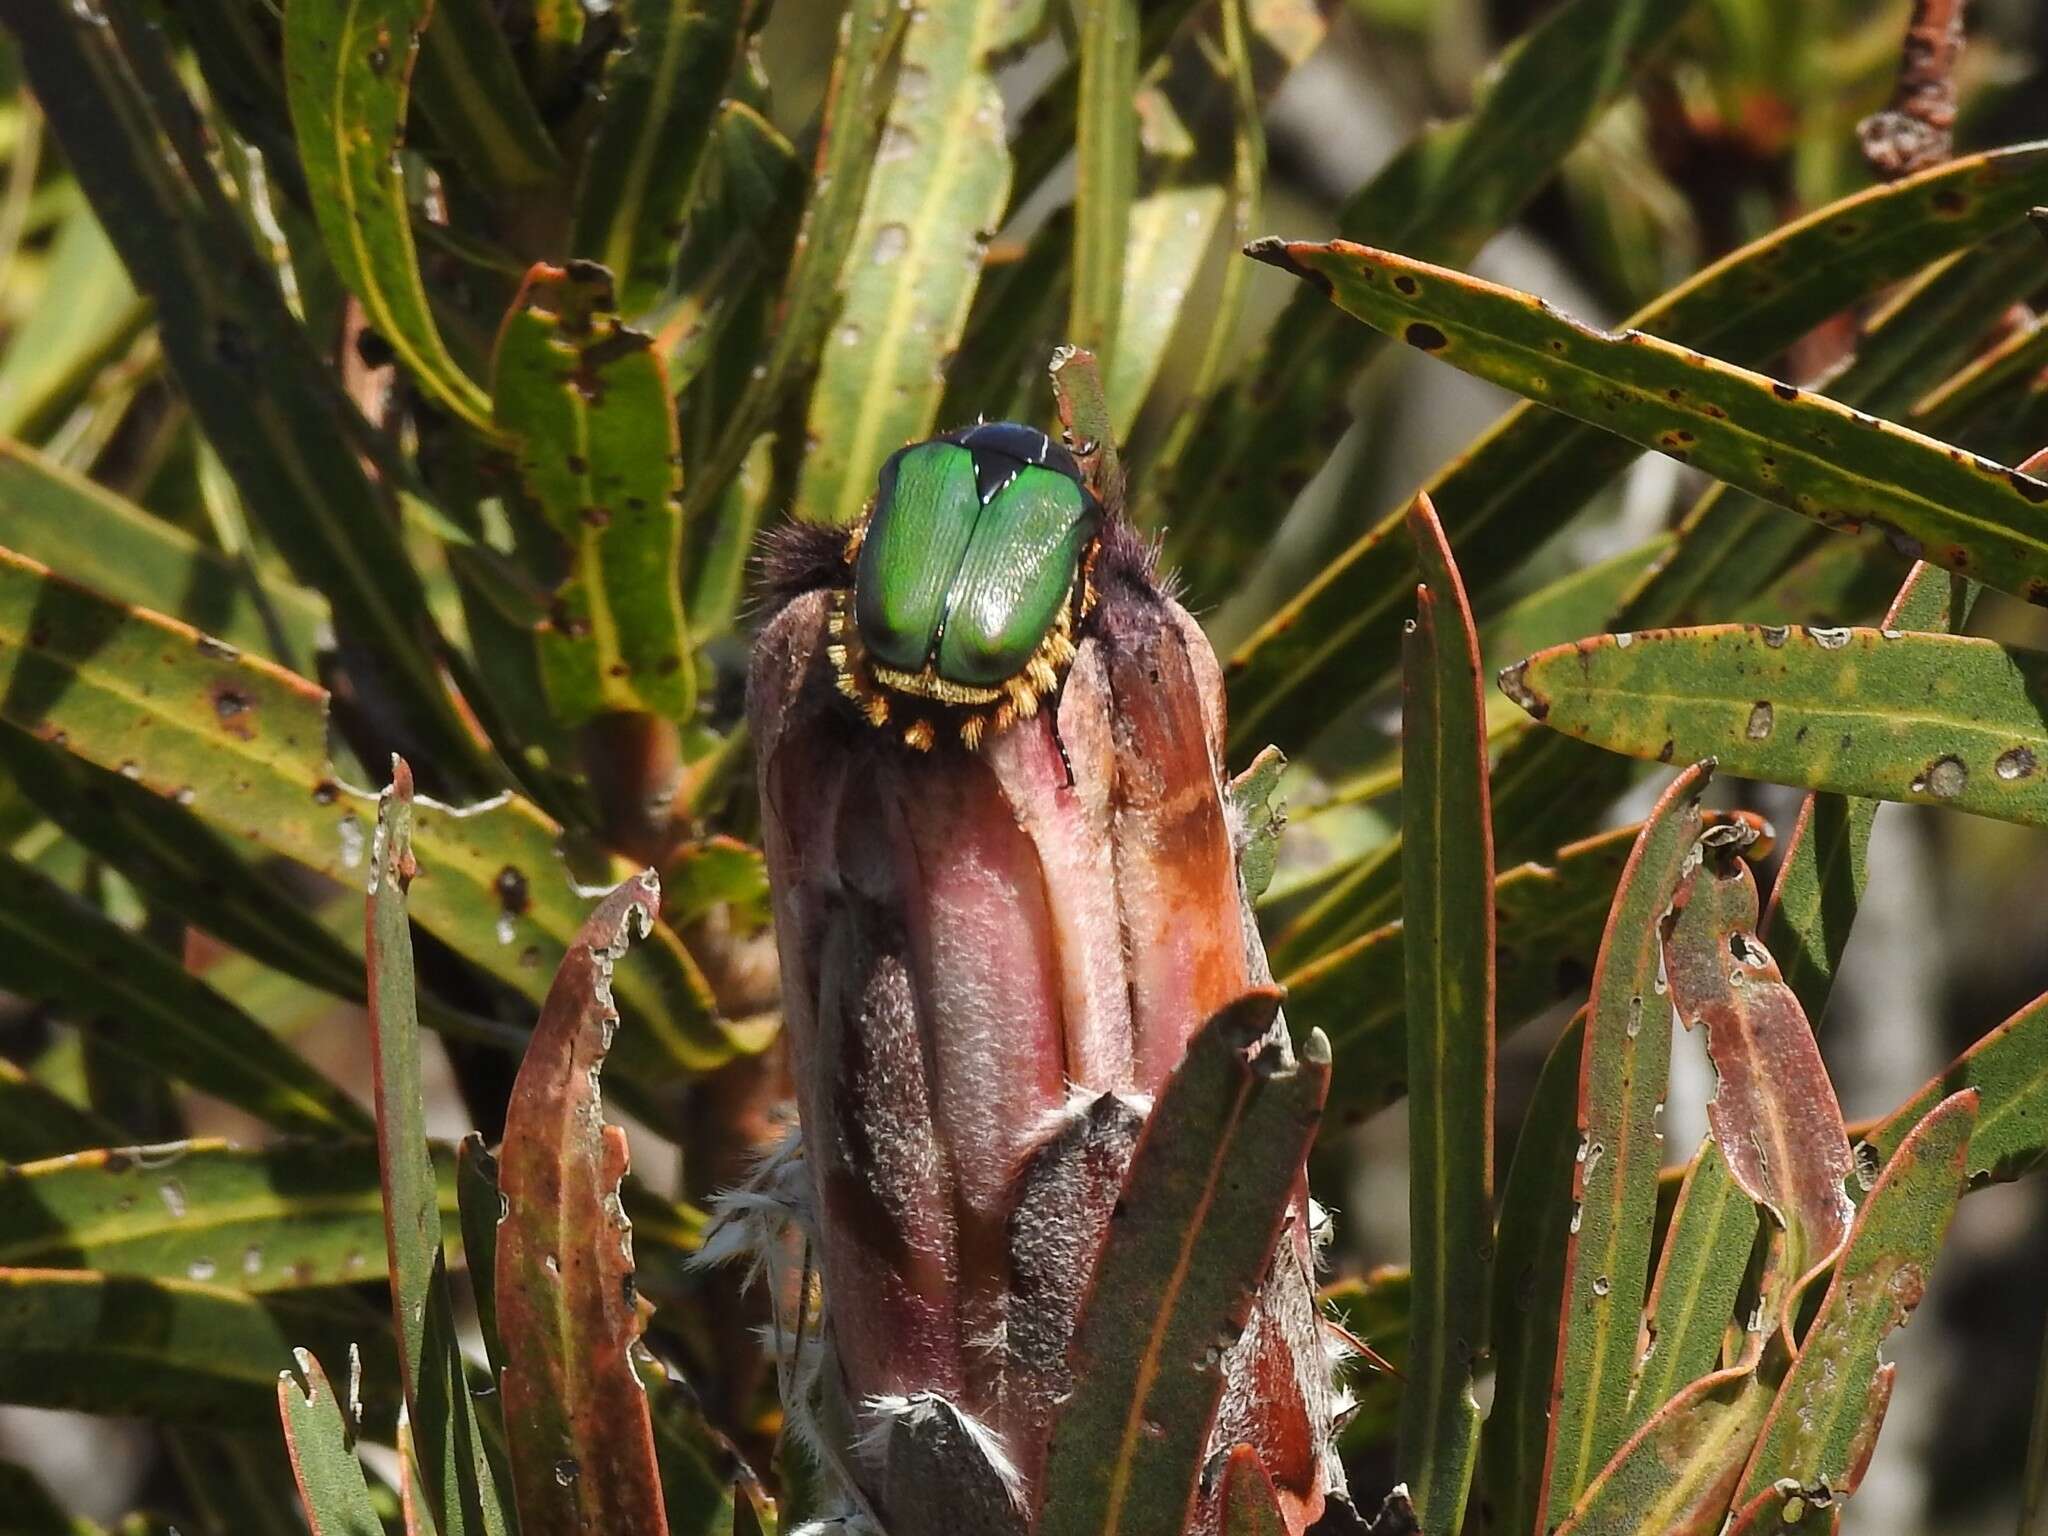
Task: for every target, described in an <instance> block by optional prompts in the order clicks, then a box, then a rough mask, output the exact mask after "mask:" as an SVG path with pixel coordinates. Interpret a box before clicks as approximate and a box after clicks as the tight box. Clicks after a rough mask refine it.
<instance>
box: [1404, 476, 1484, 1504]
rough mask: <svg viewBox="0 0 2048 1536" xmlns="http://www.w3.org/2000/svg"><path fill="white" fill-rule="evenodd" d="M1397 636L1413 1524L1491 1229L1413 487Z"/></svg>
mask: <svg viewBox="0 0 2048 1536" xmlns="http://www.w3.org/2000/svg"><path fill="white" fill-rule="evenodd" d="M1408 526H1409V530H1410V534H1411V536H1412V537H1413V539H1414V540H1415V547H1416V554H1417V560H1418V563H1419V564H1420V566H1421V570H1422V576H1423V582H1422V585H1421V586H1419V587H1417V588H1416V592H1415V604H1416V616H1415V621H1414V623H1413V624H1411V625H1410V626H1409V628H1408V633H1407V636H1406V638H1405V641H1404V643H1403V647H1402V649H1403V651H1404V655H1405V664H1404V668H1403V671H1404V677H1403V683H1402V693H1401V781H1402V783H1403V785H1404V786H1405V787H1406V792H1405V793H1404V794H1403V796H1402V811H1401V815H1402V834H1403V835H1402V842H1401V858H1402V880H1401V887H1402V914H1403V918H1402V921H1403V939H1402V949H1403V953H1404V955H1405V958H1406V970H1407V1009H1408V1145H1409V1154H1408V1155H1409V1163H1410V1173H1409V1188H1410V1194H1409V1202H1408V1231H1409V1250H1410V1253H1411V1255H1412V1258H1411V1261H1410V1263H1411V1268H1412V1269H1413V1272H1414V1277H1415V1279H1414V1293H1415V1302H1414V1310H1413V1313H1412V1314H1411V1317H1410V1321H1409V1335H1408V1395H1407V1397H1406V1399H1405V1400H1404V1402H1403V1405H1402V1421H1401V1459H1400V1466H1401V1468H1402V1472H1403V1474H1404V1477H1405V1478H1406V1480H1407V1482H1408V1484H1409V1490H1410V1494H1411V1496H1412V1497H1413V1499H1414V1502H1415V1509H1416V1513H1417V1514H1418V1515H1419V1516H1420V1517H1421V1520H1422V1529H1423V1530H1424V1531H1425V1532H1427V1533H1428V1536H1443V1533H1455V1532H1456V1531H1458V1530H1459V1529H1460V1527H1461V1526H1462V1525H1463V1523H1464V1518H1465V1501H1466V1497H1467V1495H1468V1493H1469V1492H1470V1488H1471V1481H1472V1468H1473V1461H1474V1458H1475V1457H1476V1456H1477V1454H1478V1450H1479V1419H1480V1414H1479V1404H1478V1402H1477V1400H1476V1399H1475V1398H1474V1396H1473V1383H1474V1379H1475V1378H1476V1376H1477V1374H1478V1370H1479V1365H1480V1362H1481V1361H1482V1360H1483V1359H1484V1358H1485V1355H1486V1323H1487V1317H1486V1311H1487V1299H1486V1298H1487V1283H1488V1277H1487V1259H1488V1256H1489V1253H1490V1250H1491V1247H1492V1237H1493V1030H1494V959H1493V930H1494V912H1493V834H1492V826H1493V821H1492V816H1491V813H1490V812H1489V810H1488V807H1487V783H1486V732H1485V728H1484V724H1483V721H1484V718H1485V700H1484V698H1483V696H1482V694H1481V692H1480V683H1479V636H1478V632H1477V630H1476V628H1475V627H1474V625H1473V623H1472V611H1471V609H1470V608H1469V607H1468V606H1467V605H1466V602H1465V591H1464V587H1463V585H1462V584H1461V583H1460V581H1459V579H1458V572H1457V567H1456V565H1455V563H1454V562H1453V559H1452V555H1451V548H1450V545H1449V544H1448V543H1446V542H1445V540H1444V535H1443V530H1442V528H1441V527H1440V526H1438V524H1437V520H1436V513H1435V511H1434V510H1433V509H1432V508H1431V507H1430V505H1429V501H1428V498H1426V497H1425V498H1423V499H1421V500H1419V501H1418V502H1417V503H1416V505H1415V510H1414V511H1413V512H1412V513H1411V514H1410V516H1409V525H1408Z"/></svg>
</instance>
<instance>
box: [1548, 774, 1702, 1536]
mask: <svg viewBox="0 0 2048 1536" xmlns="http://www.w3.org/2000/svg"><path fill="white" fill-rule="evenodd" d="M1711 771H1712V770H1711V768H1710V767H1709V766H1707V765H1705V764H1695V765H1694V766H1692V767H1690V768H1688V769H1686V770H1685V772H1683V773H1681V774H1680V775H1679V776H1678V777H1677V778H1676V779H1674V780H1672V782H1671V784H1670V786H1669V787H1668V788H1666V789H1665V791H1664V794H1663V796H1662V798H1660V799H1659V800H1658V802H1657V807H1656V809H1655V810H1653V811H1652V812H1651V813H1650V818H1649V820H1647V821H1646V822H1644V823H1643V830H1642V832H1641V833H1640V834H1639V835H1638V836H1637V838H1636V845H1635V849H1634V851H1633V852H1632V853H1631V854H1630V855H1629V861H1628V867H1627V868H1626V869H1624V870H1623V871H1622V875H1621V884H1620V887H1619V889H1618V890H1616V892H1615V894H1614V907H1613V910H1612V912H1611V914H1610V915H1609V917H1608V920H1607V931H1606V935H1605V937H1604V938H1603V939H1602V940H1601V943H1600V959H1599V963H1598V965H1597V966H1596V967H1595V969H1594V972H1593V998H1592V1001H1591V1003H1590V1004H1588V1007H1587V1015H1586V1045H1585V1052H1584V1055H1583V1058H1582V1063H1581V1067H1580V1074H1579V1111H1578V1125H1579V1138H1580V1139H1579V1146H1578V1158H1577V1164H1576V1168H1575V1171H1574V1173H1573V1178H1572V1201H1573V1217H1572V1231H1571V1235H1570V1237H1569V1239H1568V1241H1567V1243H1566V1246H1565V1261H1564V1262H1565V1280H1564V1303H1563V1309H1562V1313H1561V1316H1560V1335H1559V1341H1558V1350H1557V1371H1556V1375H1555V1377H1554V1379H1553V1387H1552V1391H1553V1394H1554V1396H1553V1399H1552V1406H1551V1411H1550V1446H1549V1450H1548V1452H1547V1453H1546V1456H1545V1464H1544V1483H1545V1496H1544V1497H1545V1506H1546V1510H1547V1519H1548V1520H1549V1522H1550V1523H1552V1524H1555V1523H1557V1522H1558V1521H1560V1520H1562V1519H1563V1518H1564V1517H1565V1516H1566V1515H1568V1514H1569V1513H1570V1512H1571V1510H1572V1509H1573V1507H1574V1506H1575V1505H1576V1504H1577V1503H1578V1501H1579V1496H1580V1495H1581V1494H1582V1493H1583V1492H1584V1491H1585V1489H1586V1486H1587V1485H1588V1484H1589V1483H1591V1482H1592V1480H1593V1479H1594V1477H1595V1476H1596V1475H1598V1473H1599V1471H1600V1469H1601V1468H1602V1467H1604V1466H1605V1465H1606V1464H1607V1461H1608V1458H1610V1457H1611V1456H1612V1455H1613V1454H1614V1453H1615V1451H1617V1450H1618V1449H1620V1446H1621V1442H1622V1441H1623V1440H1624V1439H1625V1438H1626V1437H1627V1431H1628V1425H1627V1415H1628V1389H1629V1383H1630V1382H1631V1381H1632V1380H1633V1378H1634V1375H1635V1355H1636V1338H1637V1334H1638V1333H1639V1331H1640V1330H1641V1327H1642V1311H1643V1293H1644V1291H1645V1289H1646V1288H1647V1287H1648V1285H1649V1278H1650V1247H1651V1239H1652V1236H1653V1233H1654V1229H1655V1227H1656V1222H1657V1171H1658V1169H1659V1168H1660V1167H1662V1165H1663V1161H1664V1145H1663V1141H1664V1139H1663V1136H1662V1134H1661V1133H1660V1132H1659V1130H1658V1126H1657V1116H1658V1112H1659V1111H1660V1110H1661V1109H1662V1108H1663V1105H1664V1092H1665V1085H1666V1082H1667V1080H1668V1079H1669V1077H1670V1067H1671V1028H1670V1011H1671V1007H1670V1002H1669V999H1668V998H1667V996H1666V994H1665V984H1664V963H1665V962H1664V953H1663V949H1664V946H1663V944H1662V941H1661V935H1660V932H1659V929H1660V925H1661V924H1662V922H1663V919H1664V915H1665V913H1666V912H1668V911H1669V910H1670V908H1671V903H1672V898H1673V895H1674V894H1675V893H1676V892H1677V891H1678V890H1679V889H1680V880H1681V878H1682V877H1683V876H1684V874H1685V871H1686V865H1687V861H1688V860H1689V859H1691V858H1693V857H1696V855H1695V853H1694V849H1695V847H1696V845H1697V844H1698V842H1699V838H1700V832H1701V829H1702V817H1701V813H1700V794H1701V791H1703V790H1704V789H1705V788H1706V784H1707V779H1708V776H1709V774H1710V773H1711Z"/></svg>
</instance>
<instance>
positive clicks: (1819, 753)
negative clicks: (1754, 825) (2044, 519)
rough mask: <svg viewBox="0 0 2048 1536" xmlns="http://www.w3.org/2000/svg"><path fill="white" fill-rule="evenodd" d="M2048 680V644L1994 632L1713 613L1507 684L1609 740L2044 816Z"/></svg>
mask: <svg viewBox="0 0 2048 1536" xmlns="http://www.w3.org/2000/svg"><path fill="white" fill-rule="evenodd" d="M2044 677H2048V656H2044V655H2042V654H2041V653H2038V652H2034V651H2024V650H2020V649H2018V648H2016V647H2006V646H2001V645H1999V644H1997V643H1996V642H1995V641H1991V640H1977V639H1966V638H1962V637H1959V636H1952V635H1932V634H1914V633H1906V632H1901V631H1882V630H1876V629H1781V628H1775V627H1772V626H1770V625H1758V626H1751V625H1709V626H1706V627H1704V628H1699V629H1669V630H1649V631H1645V632H1643V633H1640V634H1636V635H1629V636H1619V637H1617V636H1613V635H1603V636H1597V637H1594V638H1591V639H1587V640H1581V641H1577V642H1576V643H1574V644H1572V645H1564V646H1555V647H1552V648H1551V649H1549V650H1545V651H1539V652H1537V653H1536V655H1534V656H1532V657H1530V658H1529V659H1528V660H1527V661H1525V662H1520V663H1518V664H1517V665H1515V666H1513V667H1510V668H1508V670H1507V671H1505V672H1503V673H1502V674H1501V687H1502V689H1503V690H1504V691H1505V692H1506V693H1507V694H1508V696H1509V697H1510V698H1512V699H1514V700H1515V702H1516V703H1518V704H1520V705H1521V706H1522V707H1523V708H1524V709H1526V710H1528V711H1529V712H1530V713H1531V714H1532V715H1534V716H1535V717H1536V718H1537V719H1539V720H1541V721H1542V722H1543V723H1544V724H1545V725H1547V726H1549V727H1550V728H1551V729H1552V730H1556V731H1562V732H1565V733H1567V734H1569V735H1572V736H1578V737H1581V738H1583V739H1585V740H1588V741H1591V742H1593V743H1594V744H1595V745H1597V746H1603V747H1606V748H1608V749H1609V750H1610V751H1617V752H1626V753H1628V754H1629V755H1631V756H1634V757H1654V758H1660V759H1661V758H1664V757H1668V756H1673V755H1675V756H1678V757H1717V758H1718V759H1719V760H1720V763H1721V765H1722V767H1723V769H1724V770H1726V771H1727V772H1730V773H1735V774H1739V775H1741V776H1742V777H1744V778H1752V779H1767V780H1771V781H1774V782H1776V783H1780V784H1793V785H1798V786H1800V787H1802V788H1805V789H1819V790H1832V791H1835V792H1837V793H1841V794H1849V795H1861V796H1864V797H1866V798H1870V799H1877V800H1905V801H1912V802H1915V803H1919V804H1925V805H1947V806H1951V807H1953V808H1955V809H1957V810H1965V811H1972V812H1975V813H1976V814H1978V815H1980V816H1996V817H1998V818H2000V819H2002V820H2006V821H2017V822H2022V823H2025V824H2028V825H2040V824H2042V823H2043V822H2044V821H2048V793H2044V786H2048V775H2044V773H2043V772H2042V766H2041V765H2043V764H2044V763H2048V727H2044V726H2043V724H2042V721H2041V714H2040V710H2039V708H2038V706H2037V704H2036V702H2035V701H2036V700H2037V699H2038V697H2039V696H2040V690H2041V688H2042V686H2043V679H2044Z"/></svg>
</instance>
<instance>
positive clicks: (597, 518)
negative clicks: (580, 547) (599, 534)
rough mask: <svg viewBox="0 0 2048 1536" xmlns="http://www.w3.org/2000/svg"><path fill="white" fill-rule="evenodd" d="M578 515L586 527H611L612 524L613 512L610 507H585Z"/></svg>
mask: <svg viewBox="0 0 2048 1536" xmlns="http://www.w3.org/2000/svg"><path fill="white" fill-rule="evenodd" d="M576 515H577V516H578V517H579V518H581V519H582V520H583V525H584V526H585V527H586V528H609V527H610V526H611V524H612V512H611V508H609V507H585V508H584V509H583V510H582V511H580V512H578V513H577V514H576Z"/></svg>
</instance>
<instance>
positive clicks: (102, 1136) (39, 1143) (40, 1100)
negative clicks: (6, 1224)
mask: <svg viewBox="0 0 2048 1536" xmlns="http://www.w3.org/2000/svg"><path fill="white" fill-rule="evenodd" d="M120 1134H121V1133H120V1132H119V1131H118V1130H117V1129H115V1128H114V1127H113V1126H111V1125H109V1124H108V1123H107V1122H106V1121H104V1120H102V1119H101V1118H100V1117H99V1116H98V1115H96V1114H94V1113H92V1111H90V1110H85V1109H80V1108H79V1107H78V1106H77V1105H76V1104H73V1103H72V1102H71V1101H70V1100H69V1099H67V1098H65V1097H63V1096H62V1095H61V1094H58V1093H56V1092H54V1091H53V1090H51V1089H49V1088H46V1087H45V1086H43V1084H41V1083H39V1082H37V1081H36V1080H35V1079H34V1078H32V1077H30V1076H29V1075H28V1074H27V1073H26V1072H24V1071H22V1070H21V1068H19V1067H17V1066H16V1065H15V1064H14V1063H13V1062H11V1061H6V1060H0V1162H9V1163H27V1162H34V1161H35V1160H37V1159H38V1158H45V1157H57V1156H61V1155H63V1154H65V1153H70V1152H77V1151H80V1150H82V1149H84V1148H86V1147H103V1146H105V1145H106V1144H107V1143H108V1142H110V1141H116V1140H119V1139H120Z"/></svg>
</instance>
